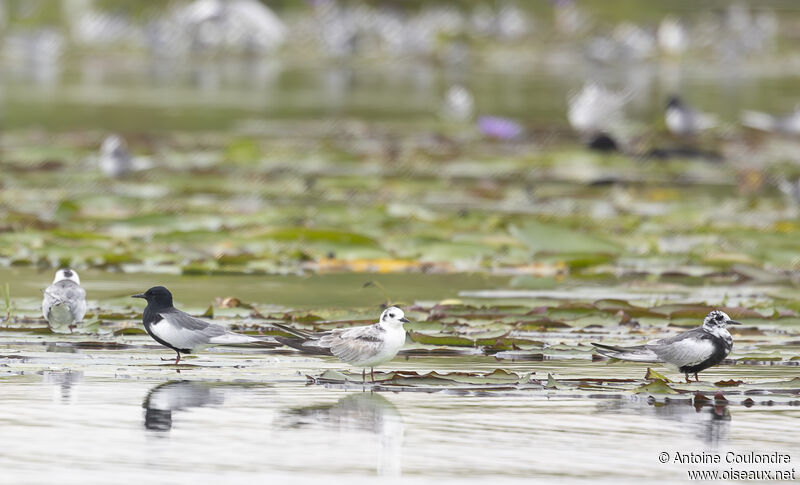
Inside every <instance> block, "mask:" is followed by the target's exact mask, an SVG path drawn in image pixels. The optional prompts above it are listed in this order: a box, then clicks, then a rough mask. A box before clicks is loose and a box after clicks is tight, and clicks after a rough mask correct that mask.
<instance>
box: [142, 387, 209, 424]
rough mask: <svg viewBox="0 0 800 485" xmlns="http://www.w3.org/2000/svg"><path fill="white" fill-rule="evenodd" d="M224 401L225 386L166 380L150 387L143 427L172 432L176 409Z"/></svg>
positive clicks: (145, 399) (146, 399)
mask: <svg viewBox="0 0 800 485" xmlns="http://www.w3.org/2000/svg"><path fill="white" fill-rule="evenodd" d="M224 402H225V389H224V388H223V387H217V386H214V385H213V384H208V383H204V382H195V381H170V382H165V383H163V384H159V385H157V386H155V387H153V388H152V389H150V391H149V392H148V393H147V396H145V398H144V402H143V403H142V407H143V408H145V414H144V427H145V428H147V429H149V430H152V431H169V430H170V429H172V413H173V411H183V410H186V409H190V408H196V407H202V406H221V405H222V404H223V403H224Z"/></svg>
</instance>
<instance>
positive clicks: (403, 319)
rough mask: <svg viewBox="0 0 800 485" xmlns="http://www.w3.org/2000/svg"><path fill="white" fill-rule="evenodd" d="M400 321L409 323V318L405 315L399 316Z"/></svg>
mask: <svg viewBox="0 0 800 485" xmlns="http://www.w3.org/2000/svg"><path fill="white" fill-rule="evenodd" d="M400 321H401V322H403V323H411V320H409V319H408V318H406V317H403V318H401V319H400Z"/></svg>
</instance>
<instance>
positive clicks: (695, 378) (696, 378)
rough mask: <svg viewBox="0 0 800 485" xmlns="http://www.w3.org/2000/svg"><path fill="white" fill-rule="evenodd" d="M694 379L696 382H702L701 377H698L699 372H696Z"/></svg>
mask: <svg viewBox="0 0 800 485" xmlns="http://www.w3.org/2000/svg"><path fill="white" fill-rule="evenodd" d="M694 381H695V382H700V378H699V377H697V372H695V373H694Z"/></svg>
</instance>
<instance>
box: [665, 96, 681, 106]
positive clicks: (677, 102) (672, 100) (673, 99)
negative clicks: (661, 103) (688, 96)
mask: <svg viewBox="0 0 800 485" xmlns="http://www.w3.org/2000/svg"><path fill="white" fill-rule="evenodd" d="M681 106H683V103H681V99H680V98H679V97H677V96H675V95H672V96H670V97H668V98H667V108H680V107H681Z"/></svg>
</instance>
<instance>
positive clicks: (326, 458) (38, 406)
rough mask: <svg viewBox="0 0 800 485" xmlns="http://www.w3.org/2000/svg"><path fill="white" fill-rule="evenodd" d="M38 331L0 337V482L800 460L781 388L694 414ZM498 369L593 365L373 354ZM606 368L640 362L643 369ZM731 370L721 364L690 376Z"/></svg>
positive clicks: (512, 473)
mask: <svg viewBox="0 0 800 485" xmlns="http://www.w3.org/2000/svg"><path fill="white" fill-rule="evenodd" d="M59 339H60V340H62V341H73V342H74V341H78V340H81V339H82V338H81V337H78V336H66V337H59ZM83 339H85V337H84V338H83ZM36 340H37V338H31V337H30V336H25V335H21V334H17V333H13V334H10V335H5V336H4V337H3V340H2V342H1V343H0V364H2V365H3V366H4V367H2V368H0V373H2V374H0V375H2V376H3V377H2V387H3V393H2V395H0V422H1V423H2V424H1V425H2V429H3V433H2V439H0V450H2V451H1V452H0V468H1V469H2V470H3V477H4V481H6V482H7V483H42V482H50V483H53V482H58V483H102V482H107V481H108V480H114V482H115V483H138V482H141V481H142V480H146V481H147V482H148V483H186V482H187V481H190V480H191V481H195V482H198V483H207V482H211V481H214V480H215V479H221V477H224V479H225V480H226V481H230V482H233V483H252V480H254V479H264V478H274V479H281V480H288V481H290V482H294V481H298V482H299V481H308V480H314V481H316V480H324V481H326V482H329V483H352V482H356V483H364V482H368V481H370V480H373V479H374V477H377V476H381V480H382V481H385V482H388V483H392V482H394V481H398V480H400V478H401V477H402V478H403V479H412V480H413V479H416V480H420V481H422V480H423V479H426V480H430V479H431V478H432V477H440V478H441V479H443V480H447V481H453V482H456V481H457V482H465V481H466V482H473V481H475V482H478V481H484V480H486V479H495V480H496V479H500V478H502V479H503V480H504V481H506V480H508V481H514V480H517V479H518V480H520V481H527V480H530V479H532V478H539V479H542V480H546V481H552V480H554V479H560V478H570V479H585V480H586V481H589V480H591V481H598V480H599V481H609V482H611V481H614V482H620V481H629V482H634V481H640V480H642V479H655V478H659V479H667V480H668V481H673V480H674V481H677V480H683V479H684V477H685V473H686V470H687V469H701V468H702V467H699V466H696V465H695V466H694V467H693V468H692V467H690V466H688V465H681V464H667V465H663V464H661V463H660V462H659V461H658V454H659V453H660V452H662V451H667V452H670V453H673V452H678V451H679V452H687V453H688V452H696V453H700V452H703V451H709V450H710V451H718V452H721V453H723V454H724V453H725V452H728V451H756V452H772V451H779V452H783V453H790V454H792V457H793V460H798V459H800V454H798V452H800V447H799V446H798V443H797V439H796V438H797V436H796V432H795V428H796V424H797V419H798V418H800V409H798V407H797V406H791V405H788V402H787V401H785V400H784V401H778V402H777V403H776V404H775V405H772V406H767V405H762V404H757V405H756V406H754V407H752V408H747V407H744V406H742V405H738V404H735V403H737V399H735V398H734V399H732V402H733V403H734V405H731V406H728V407H717V408H714V407H705V408H703V409H701V410H700V411H696V410H695V408H694V407H692V406H691V405H690V404H689V403H688V402H686V401H681V402H676V403H673V404H669V405H663V404H658V405H653V404H651V403H648V401H647V399H646V397H644V396H636V395H632V394H630V393H629V392H620V393H619V394H614V393H604V394H603V395H602V396H597V395H593V394H592V393H590V392H586V391H580V392H578V391H546V390H527V391H521V390H508V391H495V392H483V393H481V392H471V393H458V392H454V391H441V390H440V391H437V392H430V393H429V392H399V393H393V392H380V393H377V392H375V393H372V392H369V391H366V392H362V391H359V390H357V389H350V390H343V389H335V388H326V387H323V386H319V385H307V384H306V382H307V380H306V378H305V377H304V376H305V375H318V374H319V373H320V372H322V371H323V370H324V369H340V368H341V366H340V365H339V364H338V363H337V362H335V361H333V360H330V359H317V358H307V357H299V356H292V355H283V354H277V353H274V351H254V350H243V349H224V350H213V351H210V352H206V353H203V354H200V356H199V357H197V358H195V359H191V358H190V360H189V362H190V363H191V364H192V365H194V366H196V367H190V368H185V369H182V370H181V372H180V373H178V372H176V370H175V369H174V368H173V367H171V366H169V365H164V364H163V363H162V362H161V361H160V360H159V357H165V356H169V355H170V354H169V352H165V351H164V350H163V349H160V348H158V347H156V346H153V345H151V342H149V341H148V340H147V338H146V337H143V336H141V337H140V336H135V337H131V338H128V339H126V340H125V342H126V343H129V344H132V345H133V346H132V347H131V348H128V349H124V350H79V351H77V352H63V353H62V352H58V353H54V352H48V351H47V350H48V347H46V346H44V345H41V344H40V343H38V342H36ZM50 350H59V348H57V347H50ZM60 350H65V348H63V347H62V348H61V349H60ZM500 366H502V367H503V368H506V369H509V370H513V371H517V372H520V373H522V372H536V374H535V375H536V376H546V375H547V373H548V372H557V373H558V375H559V376H560V377H576V376H582V375H587V374H589V375H591V374H593V373H596V372H598V368H601V367H602V368H605V366H603V365H602V364H597V363H596V364H592V363H590V362H588V361H582V362H563V361H562V362H547V361H545V362H533V363H508V362H503V363H502V364H499V363H498V362H496V361H495V360H494V359H493V358H488V357H475V358H452V357H449V358H430V357H425V358H417V357H412V358H409V359H408V360H404V359H403V358H398V359H396V360H395V361H394V362H392V363H391V364H389V365H387V366H385V368H387V369H404V370H418V371H428V370H438V371H440V372H443V371H454V370H467V369H469V370H491V369H494V368H496V367H500ZM600 370H601V371H605V372H607V371H608V369H607V368H605V369H600ZM615 372H617V373H618V375H619V376H620V377H634V376H637V377H640V376H641V373H642V368H641V367H639V366H637V365H625V366H619V367H617V368H615ZM747 373H748V369H747V367H746V366H736V367H729V366H728V367H725V368H716V369H713V370H711V371H709V372H708V374H707V375H706V377H707V378H708V379H709V380H716V379H718V378H723V377H725V378H737V377H744V376H746V375H747ZM754 397H755V399H756V401H757V402H760V400H761V399H766V398H764V397H763V396H754ZM740 399H741V398H739V401H740ZM748 467H749V468H748ZM739 468H740V469H745V470H747V469H758V467H757V466H755V465H747V466H746V465H742V466H739ZM76 471H80V473H75V472H76Z"/></svg>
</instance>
